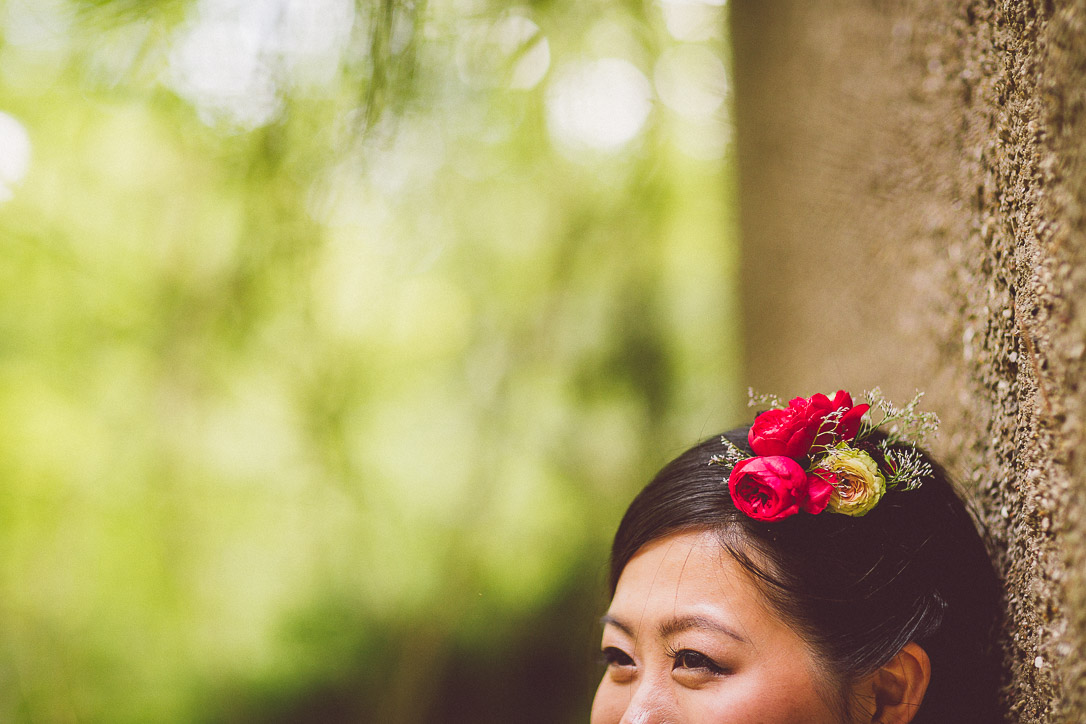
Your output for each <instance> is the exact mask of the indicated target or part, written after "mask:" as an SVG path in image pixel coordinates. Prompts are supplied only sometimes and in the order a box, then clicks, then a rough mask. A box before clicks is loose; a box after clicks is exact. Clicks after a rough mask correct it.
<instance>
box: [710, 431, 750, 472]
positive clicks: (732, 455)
mask: <svg viewBox="0 0 1086 724" xmlns="http://www.w3.org/2000/svg"><path fill="white" fill-rule="evenodd" d="M720 442H721V443H723V444H724V453H723V454H721V455H714V456H713V457H712V458H710V459H709V462H711V463H713V464H716V465H724V466H726V467H729V468H734V467H735V466H736V465H738V464H739V463H741V462H743V461H744V460H746V459H747V458H749V457H750V454H749V453H745V452H743V451H742V450H740V449H739V448H738V446H736V444H735V443H733V442H732V441H731V440H729V439H728V438H726V437H721V438H720Z"/></svg>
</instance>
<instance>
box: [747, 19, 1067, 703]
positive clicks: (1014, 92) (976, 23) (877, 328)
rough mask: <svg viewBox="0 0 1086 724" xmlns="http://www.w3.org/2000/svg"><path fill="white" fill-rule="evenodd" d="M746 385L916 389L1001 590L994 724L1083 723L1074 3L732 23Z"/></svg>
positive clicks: (902, 396) (898, 392)
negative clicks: (1002, 676) (989, 540)
mask: <svg viewBox="0 0 1086 724" xmlns="http://www.w3.org/2000/svg"><path fill="white" fill-rule="evenodd" d="M732 33H733V37H734V43H735V78H736V109H737V111H736V113H737V120H736V122H737V139H738V149H739V174H740V188H741V191H740V216H741V228H742V234H743V257H744V261H743V294H742V299H743V303H744V304H745V319H744V323H745V326H746V339H747V342H748V349H747V354H746V361H747V365H748V369H747V378H748V379H749V380H750V382H751V384H752V385H754V386H755V388H757V389H758V390H760V391H764V392H774V393H777V394H779V395H781V396H785V395H788V396H791V395H793V394H801V393H803V394H807V393H810V392H812V391H816V390H821V391H833V390H836V389H838V388H845V389H853V390H858V389H863V388H870V387H873V386H875V385H880V386H881V387H882V388H883V390H884V391H886V392H887V393H888V394H889V395H890V396H891V398H892V399H895V400H907V399H908V398H910V397H911V396H912V394H913V392H914V390H916V389H921V390H925V391H926V392H927V393H928V397H927V398H925V399H926V403H927V404H926V406H927V407H928V408H929V409H934V410H935V411H937V412H939V413H940V416H941V417H942V418H943V426H942V430H941V434H940V439H939V441H938V443H937V444H936V445H935V446H934V452H935V453H936V454H937V456H938V457H940V459H942V460H944V461H945V462H947V463H948V464H949V466H950V468H951V469H952V470H953V471H954V472H955V474H956V475H957V477H958V479H959V481H960V482H961V483H962V484H963V486H964V487H965V488H966V489H967V490H968V491H969V492H970V493H971V494H973V495H974V496H975V497H976V501H977V503H978V506H979V510H980V513H981V516H982V518H983V519H984V523H985V524H986V525H987V526H988V528H989V530H990V532H991V533H992V536H993V539H994V542H995V545H996V548H997V556H998V558H999V564H1000V566H1001V570H1002V572H1003V575H1004V577H1005V580H1006V587H1007V593H1008V601H1007V611H1008V630H1007V632H1006V635H1005V642H1004V643H1005V650H1006V654H1007V660H1008V668H1009V688H1008V693H1007V697H1008V706H1009V708H1010V711H1011V719H1012V720H1014V721H1020V722H1046V723H1049V722H1081V721H1086V655H1084V652H1086V516H1084V515H1083V511H1084V505H1083V499H1084V496H1086V476H1084V452H1086V440H1084V436H1086V430H1084V424H1083V418H1084V414H1086V406H1084V402H1086V385H1083V384H1082V380H1083V379H1084V376H1083V371H1084V370H1083V367H1084V363H1086V355H1084V352H1086V309H1084V305H1086V264H1084V263H1083V262H1084V257H1086V223H1084V213H1086V2H1051V1H1050V2H1040V1H1039V2H1035V3H1030V2H1015V1H1014V0H1005V1H1004V2H1001V3H991V4H984V3H978V2H967V3H962V2H960V1H959V0H934V1H931V0H929V2H919V1H916V2H907V1H904V0H902V1H900V2H866V3H843V2H825V3H807V2H802V1H801V0H780V1H778V2H755V1H754V0H737V1H736V2H735V3H734V4H733V6H732Z"/></svg>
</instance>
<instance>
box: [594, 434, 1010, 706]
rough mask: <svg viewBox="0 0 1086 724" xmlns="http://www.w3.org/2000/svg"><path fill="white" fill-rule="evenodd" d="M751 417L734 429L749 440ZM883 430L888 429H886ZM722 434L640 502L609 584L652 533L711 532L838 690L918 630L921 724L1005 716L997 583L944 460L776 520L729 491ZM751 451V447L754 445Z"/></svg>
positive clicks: (617, 544)
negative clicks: (849, 511) (896, 481)
mask: <svg viewBox="0 0 1086 724" xmlns="http://www.w3.org/2000/svg"><path fill="white" fill-rule="evenodd" d="M748 430H749V428H740V429H736V430H732V431H730V432H728V433H726V434H725V436H726V437H727V438H728V439H729V440H730V441H732V442H733V443H735V444H736V445H738V446H739V447H740V448H741V449H744V450H749V447H748V446H747V432H748ZM875 435H876V436H875V437H873V439H875V440H878V437H877V435H878V433H876V434H875ZM722 452H724V446H723V444H722V442H721V440H720V436H716V437H713V438H710V439H708V440H706V441H704V442H702V443H700V444H698V445H696V446H694V447H693V448H691V449H690V450H688V451H686V452H685V453H683V454H682V455H680V456H679V457H678V458H676V459H675V460H673V461H672V462H671V463H669V464H668V465H667V466H665V467H664V469H663V470H661V471H660V472H659V473H658V474H657V475H656V477H655V478H654V479H653V480H652V482H650V483H649V484H648V485H647V486H646V487H645V488H644V490H642V491H641V493H640V494H639V495H638V496H637V497H636V498H635V499H634V501H633V502H632V503H631V504H630V507H629V509H628V510H627V511H626V515H625V516H624V517H623V519H622V523H621V524H620V525H619V528H618V532H617V533H616V534H615V540H614V545H613V547H612V552H611V578H610V583H611V593H612V595H614V592H615V588H616V587H617V585H618V579H619V576H621V574H622V570H623V569H624V568H625V567H626V563H627V562H628V561H629V560H630V558H631V557H633V555H634V554H635V553H637V551H638V550H640V549H641V548H642V547H643V546H644V545H645V544H647V543H649V542H651V541H654V540H657V539H659V538H662V537H664V536H667V535H669V534H671V533H675V532H679V531H684V530H711V531H714V532H716V533H717V535H718V538H719V540H720V542H721V546H722V547H723V548H724V550H726V551H727V552H728V553H729V554H731V555H732V556H733V557H734V558H735V559H736V560H737V561H738V562H739V563H740V564H741V565H743V566H744V568H746V570H748V571H749V572H750V573H751V574H752V576H753V577H754V579H755V581H756V583H757V584H758V585H759V587H760V589H761V590H762V591H763V592H764V594H765V595H766V597H767V599H768V600H769V602H770V603H771V604H772V605H773V606H774V607H775V609H776V610H777V611H778V613H779V614H780V615H781V616H782V618H783V619H784V620H786V621H788V622H789V623H790V624H792V625H794V626H795V627H796V629H797V631H799V633H800V634H801V636H803V637H804V638H805V640H807V642H808V643H809V644H810V645H811V647H812V649H813V650H814V651H815V653H816V655H817V656H818V658H819V659H821V661H822V663H823V664H824V667H823V668H824V669H825V670H826V671H829V672H834V678H835V683H836V685H837V686H836V690H837V692H839V693H841V694H842V696H843V692H845V691H846V690H847V689H848V687H849V685H850V684H851V683H853V682H855V681H858V680H859V679H860V678H862V677H863V676H866V675H868V674H870V673H872V672H874V671H876V670H877V669H879V668H880V667H881V666H883V665H885V664H886V663H887V662H889V661H890V660H891V659H892V658H893V657H894V656H895V655H896V654H897V653H898V652H899V651H900V650H901V647H902V646H904V645H905V644H906V643H908V642H910V641H915V642H917V643H918V644H920V646H922V647H923V648H924V650H925V651H926V652H927V654H928V656H929V657H930V659H931V668H932V674H931V682H930V684H929V686H928V691H927V694H926V696H925V697H924V702H923V704H922V705H921V708H920V711H919V712H918V713H917V716H916V717H915V718H914V719H913V722H914V724H949V723H950V722H954V724H970V723H973V722H976V723H977V724H990V723H992V722H997V721H1001V718H1000V717H999V714H998V709H997V702H998V686H999V681H998V680H999V665H998V661H999V657H998V652H997V651H996V650H995V648H994V638H995V635H996V629H997V625H998V622H999V615H1000V611H1001V610H1002V608H1001V593H1000V585H999V581H998V578H997V576H996V573H995V571H994V568H993V566H992V563H991V559H990V557H989V555H988V552H987V549H986V547H985V545H984V542H983V540H982V538H981V535H980V534H979V532H978V528H977V526H976V524H975V523H974V520H973V518H972V517H971V516H970V514H969V512H968V511H967V509H966V506H965V504H964V503H963V502H962V499H961V497H960V496H959V495H958V493H957V492H956V490H955V488H954V486H953V484H952V483H951V482H950V479H949V478H948V476H947V474H946V471H945V470H943V468H942V467H941V466H940V465H938V464H937V463H935V461H933V460H931V459H930V458H928V457H927V456H926V455H925V458H926V459H927V460H928V461H929V462H930V463H931V465H932V469H933V470H934V475H933V476H932V477H931V478H928V479H926V480H925V481H924V483H923V484H922V485H921V486H920V487H919V488H917V489H914V490H909V491H897V490H893V491H888V492H887V493H886V494H885V496H883V498H882V499H881V500H880V501H879V503H878V505H877V506H875V508H874V509H873V510H872V511H870V512H869V513H868V514H867V515H865V516H862V517H850V516H847V515H840V514H834V513H830V512H825V513H822V514H820V515H809V514H806V513H800V514H798V515H794V516H792V517H790V518H788V519H786V520H783V521H778V522H775V523H765V522H760V521H757V520H754V519H753V518H750V517H748V516H746V515H744V514H743V513H741V512H739V511H738V510H737V509H736V508H735V505H734V504H733V502H732V499H731V495H730V494H729V492H728V485H727V477H728V473H729V472H730V471H729V470H728V469H727V468H726V467H721V466H720V465H717V464H711V459H712V457H713V456H714V455H718V454H721V453H722ZM751 454H753V453H751Z"/></svg>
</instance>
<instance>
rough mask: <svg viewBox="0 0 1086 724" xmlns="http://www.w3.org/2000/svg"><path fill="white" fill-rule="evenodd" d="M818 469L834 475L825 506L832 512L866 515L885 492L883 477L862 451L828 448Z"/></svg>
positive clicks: (840, 447) (838, 447)
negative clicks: (828, 499)
mask: <svg viewBox="0 0 1086 724" xmlns="http://www.w3.org/2000/svg"><path fill="white" fill-rule="evenodd" d="M818 467H820V468H823V469H825V470H826V471H828V472H830V473H832V474H833V476H834V482H833V493H832V494H831V495H830V503H829V505H828V506H827V507H828V508H829V509H830V510H831V511H833V512H834V513H843V514H845V515H854V516H859V515H866V514H867V512H868V511H869V510H871V509H872V508H874V507H875V505H876V504H877V503H878V502H879V499H880V498H882V496H883V494H884V493H885V492H886V478H885V477H883V474H882V473H880V472H879V466H878V464H877V463H876V462H875V460H874V459H873V458H872V457H871V456H870V455H868V454H867V453H865V452H864V451H863V450H857V449H856V448H852V447H848V446H847V445H839V446H837V447H834V448H831V449H830V450H828V451H827V452H826V457H824V458H823V459H822V460H820V461H819V463H818Z"/></svg>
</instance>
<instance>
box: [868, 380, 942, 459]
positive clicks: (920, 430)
mask: <svg viewBox="0 0 1086 724" xmlns="http://www.w3.org/2000/svg"><path fill="white" fill-rule="evenodd" d="M863 397H864V398H865V399H866V400H867V402H868V404H869V405H871V409H870V410H868V412H867V414H866V415H865V416H864V420H863V423H862V424H861V426H860V432H859V434H858V435H857V436H856V437H857V438H858V439H861V440H862V439H864V438H866V437H867V436H868V435H870V434H871V433H873V432H874V431H875V430H878V429H880V428H882V431H883V432H884V433H886V437H887V440H888V442H889V444H896V443H901V442H907V443H908V444H910V445H923V444H924V441H925V439H926V438H927V436H928V435H932V434H934V433H935V431H936V430H938V429H939V416H938V415H936V414H935V413H934V412H920V411H918V410H917V409H916V408H917V406H918V405H919V404H920V400H921V398H923V397H924V393H923V392H917V393H916V395H915V396H914V397H913V399H912V400H910V401H909V403H908V404H906V405H905V406H904V407H898V406H896V405H894V403H892V402H890V401H889V400H888V399H886V396H885V395H883V394H882V390H881V389H879V388H878V387H875V388H874V389H871V390H868V391H866V392H864V394H863Z"/></svg>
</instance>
